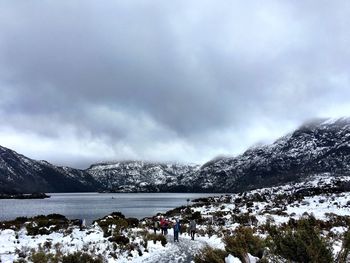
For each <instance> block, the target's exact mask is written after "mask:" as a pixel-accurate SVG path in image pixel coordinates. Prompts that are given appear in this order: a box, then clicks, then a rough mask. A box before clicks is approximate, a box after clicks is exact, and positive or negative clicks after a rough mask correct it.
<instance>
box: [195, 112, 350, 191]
mask: <svg viewBox="0 0 350 263" xmlns="http://www.w3.org/2000/svg"><path fill="white" fill-rule="evenodd" d="M322 173H329V174H332V175H341V174H342V175H348V174H350V119H349V118H341V119H337V120H326V121H325V120H319V121H314V122H312V123H308V124H305V125H303V126H302V127H300V128H299V129H297V130H295V131H294V132H293V133H291V134H288V135H286V136H284V137H282V138H280V139H278V140H277V141H276V142H274V143H273V144H271V145H265V146H259V147H255V148H251V149H248V150H247V151H246V152H245V153H243V154H242V155H239V156H237V157H233V158H223V159H220V160H218V161H214V162H208V163H207V164H204V165H203V166H202V167H201V168H200V170H199V171H198V173H197V174H195V176H194V178H193V181H194V182H193V184H194V185H198V184H200V185H201V186H202V187H203V189H207V190H208V191H214V192H215V191H220V192H237V191H243V190H249V189H254V188H259V187H267V186H272V185H276V184H279V183H284V182H288V181H294V180H298V179H299V178H304V177H307V176H310V175H314V174H322Z"/></svg>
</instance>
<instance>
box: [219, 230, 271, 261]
mask: <svg viewBox="0 0 350 263" xmlns="http://www.w3.org/2000/svg"><path fill="white" fill-rule="evenodd" d="M224 243H225V249H226V251H227V252H229V253H231V254H232V255H234V256H236V257H238V258H239V259H240V260H241V261H242V262H245V256H246V255H247V253H250V254H252V255H253V256H256V257H259V258H261V257H262V255H263V251H264V240H262V239H261V238H260V237H258V236H254V232H253V230H252V229H251V228H249V227H242V226H241V227H238V228H237V229H236V231H235V233H234V235H233V236H226V237H225V238H224Z"/></svg>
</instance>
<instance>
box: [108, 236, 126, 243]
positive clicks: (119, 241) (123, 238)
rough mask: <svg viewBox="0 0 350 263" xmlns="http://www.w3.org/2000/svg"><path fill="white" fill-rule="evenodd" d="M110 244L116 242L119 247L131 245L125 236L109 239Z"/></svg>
mask: <svg viewBox="0 0 350 263" xmlns="http://www.w3.org/2000/svg"><path fill="white" fill-rule="evenodd" d="M108 240H109V241H110V242H115V243H117V244H118V245H124V246H125V245H126V244H129V243H130V240H129V238H127V237H126V236H123V235H115V236H113V237H111V238H109V239H108Z"/></svg>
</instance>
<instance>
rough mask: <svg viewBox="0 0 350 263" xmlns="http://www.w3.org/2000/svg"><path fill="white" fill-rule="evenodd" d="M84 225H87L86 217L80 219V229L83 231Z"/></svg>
mask: <svg viewBox="0 0 350 263" xmlns="http://www.w3.org/2000/svg"><path fill="white" fill-rule="evenodd" d="M84 227H85V219H79V229H80V231H82V230H83V228H84Z"/></svg>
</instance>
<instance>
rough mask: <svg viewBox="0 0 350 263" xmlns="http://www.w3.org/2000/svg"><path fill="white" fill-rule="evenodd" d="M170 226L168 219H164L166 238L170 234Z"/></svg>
mask: <svg viewBox="0 0 350 263" xmlns="http://www.w3.org/2000/svg"><path fill="white" fill-rule="evenodd" d="M168 226H169V221H168V220H167V219H164V235H165V236H166V235H167V234H168Z"/></svg>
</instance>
